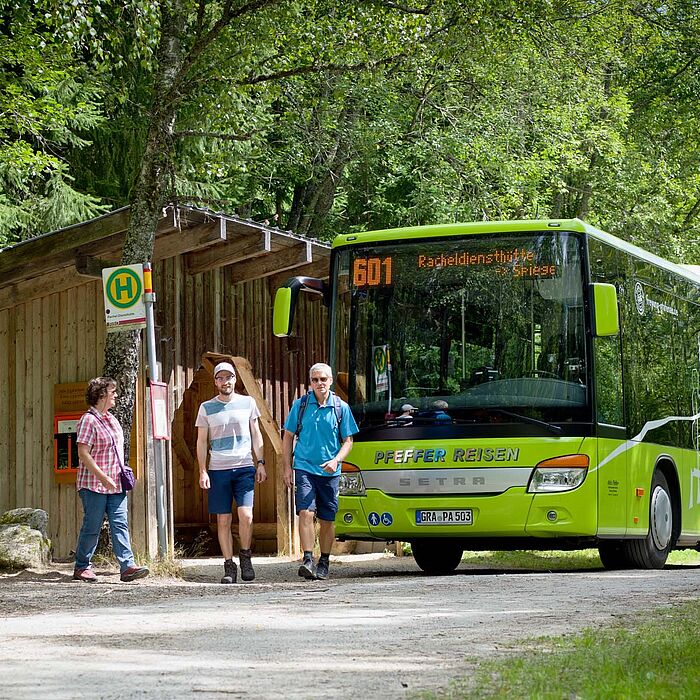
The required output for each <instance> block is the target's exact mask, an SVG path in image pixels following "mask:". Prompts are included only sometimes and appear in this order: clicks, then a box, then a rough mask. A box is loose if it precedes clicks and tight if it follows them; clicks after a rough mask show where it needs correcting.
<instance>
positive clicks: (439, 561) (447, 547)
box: [411, 539, 464, 576]
mask: <svg viewBox="0 0 700 700" xmlns="http://www.w3.org/2000/svg"><path fill="white" fill-rule="evenodd" d="M411 550H412V551H413V558H414V559H415V560H416V564H418V566H419V567H420V568H421V569H422V570H423V571H425V573H426V574H430V575H431V576H444V575H445V574H450V573H452V572H453V571H454V570H455V569H456V568H457V567H458V566H459V562H460V561H462V553H463V552H464V550H463V549H462V545H461V544H459V543H457V542H455V541H454V540H440V539H424V540H413V541H412V542H411Z"/></svg>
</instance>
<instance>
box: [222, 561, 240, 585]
mask: <svg viewBox="0 0 700 700" xmlns="http://www.w3.org/2000/svg"><path fill="white" fill-rule="evenodd" d="M237 575H238V569H237V568H236V562H234V561H233V559H227V560H226V561H225V562H224V577H223V578H222V579H221V583H236V576H237Z"/></svg>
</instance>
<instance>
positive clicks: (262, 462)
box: [256, 459, 265, 467]
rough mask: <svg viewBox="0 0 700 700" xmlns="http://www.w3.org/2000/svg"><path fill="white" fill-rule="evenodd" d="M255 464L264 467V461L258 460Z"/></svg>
mask: <svg viewBox="0 0 700 700" xmlns="http://www.w3.org/2000/svg"><path fill="white" fill-rule="evenodd" d="M256 464H262V465H263V467H264V466H265V460H264V459H259V460H258V461H257V462H256Z"/></svg>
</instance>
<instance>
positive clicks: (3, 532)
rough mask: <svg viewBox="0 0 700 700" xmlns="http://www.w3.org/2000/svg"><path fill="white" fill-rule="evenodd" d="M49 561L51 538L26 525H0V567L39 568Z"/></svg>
mask: <svg viewBox="0 0 700 700" xmlns="http://www.w3.org/2000/svg"><path fill="white" fill-rule="evenodd" d="M50 561H51V540H49V539H48V538H47V537H44V536H43V535H42V534H41V532H39V530H35V529H34V528H31V527H29V526H28V525H17V524H11V525H0V568H6V569H41V568H44V567H45V566H47V565H48V564H49V562H50Z"/></svg>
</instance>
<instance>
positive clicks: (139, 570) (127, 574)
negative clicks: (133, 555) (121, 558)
mask: <svg viewBox="0 0 700 700" xmlns="http://www.w3.org/2000/svg"><path fill="white" fill-rule="evenodd" d="M146 576H148V568H147V567H145V566H130V567H129V568H128V569H126V570H125V571H122V573H121V576H120V578H121V580H122V581H126V582H128V581H136V579H137V578H145V577H146Z"/></svg>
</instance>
